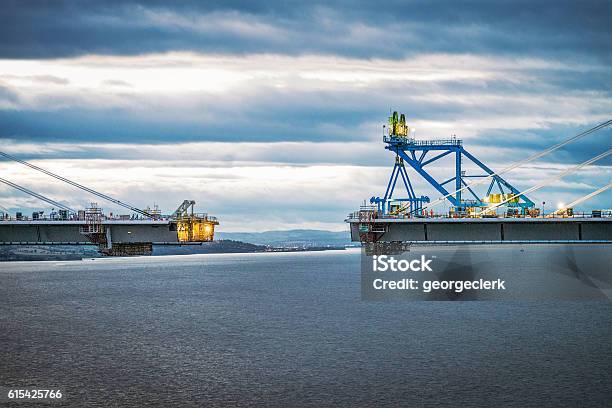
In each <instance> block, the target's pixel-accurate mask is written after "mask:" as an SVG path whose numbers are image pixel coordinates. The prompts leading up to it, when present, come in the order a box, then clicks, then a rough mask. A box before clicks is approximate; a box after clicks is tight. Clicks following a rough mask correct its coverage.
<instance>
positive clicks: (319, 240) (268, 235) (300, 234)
mask: <svg viewBox="0 0 612 408" xmlns="http://www.w3.org/2000/svg"><path fill="white" fill-rule="evenodd" d="M215 236H216V238H218V239H231V240H234V241H242V242H248V243H250V244H255V245H269V246H274V247H325V246H345V245H350V244H351V240H350V234H349V232H348V231H341V232H335V231H324V230H307V229H296V230H287V231H264V232H216V233H215Z"/></svg>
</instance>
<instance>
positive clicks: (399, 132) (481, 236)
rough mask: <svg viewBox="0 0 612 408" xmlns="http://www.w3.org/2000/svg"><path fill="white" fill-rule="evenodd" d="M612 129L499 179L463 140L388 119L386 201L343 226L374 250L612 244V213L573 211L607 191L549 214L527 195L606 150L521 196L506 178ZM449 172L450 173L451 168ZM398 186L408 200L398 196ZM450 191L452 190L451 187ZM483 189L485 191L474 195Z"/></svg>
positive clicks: (377, 202)
mask: <svg viewBox="0 0 612 408" xmlns="http://www.w3.org/2000/svg"><path fill="white" fill-rule="evenodd" d="M611 124H612V120H608V121H606V122H603V123H601V124H599V125H597V126H595V127H593V128H591V129H588V130H586V131H584V132H581V133H579V134H577V135H575V136H572V137H570V138H568V139H566V140H564V141H562V142H561V143H558V144H556V145H554V146H551V147H549V148H547V149H545V150H543V151H541V152H538V153H536V154H533V155H531V156H530V157H528V158H526V159H523V160H521V161H519V162H516V163H514V164H512V165H510V166H508V167H506V168H505V169H503V170H501V171H498V172H495V171H493V170H492V169H491V168H489V167H488V166H487V165H485V164H484V163H483V162H482V161H480V160H479V159H478V158H477V157H476V156H474V155H473V154H471V153H470V152H469V151H468V150H467V149H465V147H464V146H463V141H462V140H460V139H457V138H456V137H452V138H449V139H443V140H419V139H417V138H416V137H415V135H414V131H413V130H411V129H410V127H409V126H408V125H407V124H406V119H405V116H404V115H403V114H401V115H398V113H397V112H393V114H392V115H391V116H390V117H389V123H388V127H387V126H383V142H384V143H385V149H386V150H389V151H391V152H392V153H393V154H394V156H395V160H394V165H393V169H392V172H391V176H390V178H389V181H388V183H387V188H386V190H385V193H384V195H383V196H382V197H379V196H375V197H372V198H371V199H370V203H369V205H368V204H365V203H364V205H362V206H361V207H360V209H359V211H356V212H354V213H351V214H349V216H348V218H347V219H346V222H348V223H349V225H350V229H351V239H352V240H353V241H360V242H362V243H366V244H370V243H376V242H382V243H389V242H391V243H394V242H412V243H421V242H422V243H505V242H525V243H534V242H537V243H546V242H553V243H564V242H568V243H569V242H572V243H576V242H580V243H587V242H605V243H612V212H611V211H610V210H605V209H604V210H592V211H590V212H588V213H584V212H583V213H577V212H574V208H573V207H574V206H575V205H578V204H581V203H583V202H585V201H587V200H588V199H590V198H592V197H594V196H596V195H599V194H601V193H603V192H605V191H607V190H608V189H609V188H610V187H611V186H612V184H607V185H605V186H603V187H601V188H599V189H597V190H595V191H593V192H591V193H589V194H587V195H586V196H584V197H580V198H578V199H575V200H573V201H572V202H571V203H569V204H564V205H562V206H561V208H558V209H557V210H555V211H552V212H550V213H548V214H546V213H544V209H543V208H542V209H540V208H538V207H537V206H536V204H535V203H534V201H533V200H531V199H530V198H529V197H528V194H530V193H532V192H534V191H537V190H539V189H542V188H544V187H546V186H549V185H551V184H553V183H556V182H558V181H559V180H561V179H562V178H563V177H565V176H567V175H570V174H572V173H575V172H577V171H579V170H580V169H582V168H584V167H586V166H588V165H590V164H593V163H595V162H597V161H601V160H603V159H604V158H606V157H608V156H610V154H612V149H608V150H606V151H604V152H602V153H600V154H598V155H596V156H594V157H592V158H590V159H589V160H586V161H584V162H582V163H580V164H577V165H573V166H571V167H569V168H567V169H566V170H563V171H561V172H559V173H558V174H556V175H555V176H553V177H551V178H549V179H547V180H544V181H542V182H541V183H538V184H537V185H535V186H533V187H530V188H527V189H524V190H519V189H517V188H515V187H514V186H513V185H512V184H510V183H509V182H508V181H507V180H506V179H505V178H503V177H502V175H504V174H506V173H508V172H510V171H511V170H514V169H516V168H519V167H520V166H523V165H525V164H527V163H530V162H532V161H535V160H537V159H539V158H541V157H543V156H545V155H547V154H550V153H552V152H554V151H556V150H558V149H560V148H562V147H564V146H566V145H568V144H570V143H572V142H574V141H576V140H578V139H580V138H583V137H585V136H587V135H590V134H593V133H595V132H597V131H600V130H602V129H604V128H606V127H608V126H610V125H611ZM444 158H447V160H448V158H452V164H451V166H450V167H454V171H453V173H452V174H450V175H449V178H446V179H439V177H436V174H439V172H435V173H436V174H434V172H432V171H430V169H431V168H432V167H433V166H434V164H435V163H436V162H438V161H439V160H442V159H444ZM406 164H408V168H411V169H412V170H414V172H415V173H416V174H417V175H418V176H420V177H421V178H423V179H424V180H425V181H426V182H428V183H429V184H430V185H431V186H432V187H433V188H434V189H435V190H436V191H437V192H438V193H440V194H441V197H440V198H438V199H436V200H433V201H432V200H431V199H430V198H429V197H428V196H425V195H417V194H416V192H415V190H414V187H413V182H412V181H411V179H410V177H409V174H408V171H407V166H406ZM446 167H449V166H448V165H446ZM398 180H401V184H403V186H404V188H405V191H406V196H402V197H397V196H394V193H395V192H396V186H397V184H398ZM449 185H450V186H453V188H451V189H449V188H448V186H449ZM479 185H482V186H486V190H485V191H483V192H480V193H479V192H477V188H476V187H478V186H479ZM443 203H448V204H450V208H449V211H448V212H447V213H444V214H440V213H436V212H435V211H434V207H436V206H437V205H440V204H443Z"/></svg>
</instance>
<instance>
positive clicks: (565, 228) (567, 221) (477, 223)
mask: <svg viewBox="0 0 612 408" xmlns="http://www.w3.org/2000/svg"><path fill="white" fill-rule="evenodd" d="M347 222H348V223H349V225H350V228H351V240H352V241H360V231H359V227H360V225H361V224H364V223H361V222H360V221H359V220H358V219H355V218H351V219H348V220H347ZM365 224H366V225H367V226H368V227H369V228H370V231H371V234H372V237H374V240H375V241H381V242H432V243H433V242H445V243H448V242H457V243H461V242H485V241H486V242H532V241H533V242H536V241H537V242H539V243H541V242H547V241H550V242H553V241H554V242H571V241H573V242H580V241H585V242H587V241H598V242H601V241H609V242H612V218H586V217H585V218H379V219H373V220H371V221H369V222H367V223H365Z"/></svg>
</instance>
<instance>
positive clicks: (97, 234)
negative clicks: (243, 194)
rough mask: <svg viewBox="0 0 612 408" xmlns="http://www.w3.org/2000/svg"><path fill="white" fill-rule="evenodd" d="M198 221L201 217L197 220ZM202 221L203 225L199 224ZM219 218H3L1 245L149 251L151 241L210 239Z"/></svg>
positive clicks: (120, 252) (133, 252) (172, 242)
mask: <svg viewBox="0 0 612 408" xmlns="http://www.w3.org/2000/svg"><path fill="white" fill-rule="evenodd" d="M198 221H199V220H198ZM200 224H202V225H200ZM216 224H218V223H217V221H216V219H212V218H211V219H210V220H206V221H203V222H195V223H194V222H189V221H183V220H168V219H166V220H154V219H149V220H112V219H111V220H109V219H104V220H101V221H100V222H98V223H96V224H92V223H91V222H88V221H85V220H2V221H0V245H92V244H96V245H98V246H99V248H100V251H101V252H102V253H103V254H104V255H109V256H126V255H150V254H151V251H152V245H177V244H179V245H190V244H198V245H199V244H201V242H206V241H211V240H212V239H213V237H214V226H215V225H216Z"/></svg>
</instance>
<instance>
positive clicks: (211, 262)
mask: <svg viewBox="0 0 612 408" xmlns="http://www.w3.org/2000/svg"><path fill="white" fill-rule="evenodd" d="M0 284H1V287H0V324H1V326H0V328H1V330H0V344H1V348H0V361H1V366H0V386H1V385H5V386H22V387H23V386H30V385H36V386H38V387H39V388H41V387H44V386H55V387H61V388H63V390H64V392H65V394H66V396H67V400H66V401H65V404H66V405H67V406H75V407H81V406H99V407H107V406H166V407H167V406H226V405H232V406H235V405H238V406H247V405H248V406H253V405H260V406H372V405H374V404H376V405H379V406H398V404H400V403H402V404H403V405H405V406H426V407H427V406H432V407H433V406H470V407H472V406H483V407H485V406H486V407H490V406H515V407H526V406H538V407H547V406H549V407H560V406H583V407H584V406H610V403H611V398H612V388H611V386H610V384H611V374H610V373H612V340H611V339H612V304H611V303H609V302H599V301H596V302H593V301H589V302H584V301H583V302H567V301H565V302H553V301H549V302H364V301H362V300H361V299H360V271H359V252H357V251H329V252H314V253H274V254H239V255H236V254H231V255H229V254H227V255H191V256H166V257H142V258H123V259H119V258H116V259H95V260H86V261H82V262H79V261H70V262H32V263H27V262H15V263H4V264H0ZM15 406H25V405H23V404H16V405H15Z"/></svg>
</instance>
